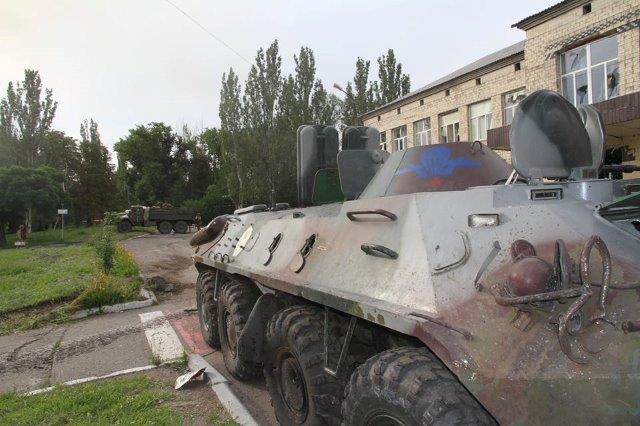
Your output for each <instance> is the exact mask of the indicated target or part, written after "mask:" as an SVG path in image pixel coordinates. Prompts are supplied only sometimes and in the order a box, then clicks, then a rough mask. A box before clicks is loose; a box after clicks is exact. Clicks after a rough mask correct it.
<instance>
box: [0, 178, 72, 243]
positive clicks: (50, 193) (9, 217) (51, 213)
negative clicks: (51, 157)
mask: <svg viewBox="0 0 640 426" xmlns="http://www.w3.org/2000/svg"><path fill="white" fill-rule="evenodd" d="M61 198H62V173H61V172H59V171H57V170H55V169H53V168H51V167H46V166H40V167H37V168H26V167H20V166H9V167H0V245H5V244H6V235H5V231H6V229H7V226H9V225H11V226H12V228H13V229H15V228H16V227H17V225H18V223H19V222H21V221H25V222H26V225H27V229H28V231H29V232H30V231H31V216H32V212H33V211H34V210H39V211H41V212H42V213H43V214H44V215H46V216H48V217H49V218H52V217H55V216H56V208H57V207H58V206H59V203H60V200H61Z"/></svg>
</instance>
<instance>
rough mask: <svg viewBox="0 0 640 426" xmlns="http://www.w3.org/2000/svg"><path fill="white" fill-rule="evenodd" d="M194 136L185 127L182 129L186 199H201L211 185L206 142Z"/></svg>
mask: <svg viewBox="0 0 640 426" xmlns="http://www.w3.org/2000/svg"><path fill="white" fill-rule="evenodd" d="M203 133H204V132H201V133H199V134H194V133H193V132H192V131H191V130H189V128H188V127H187V126H186V125H185V126H183V128H182V136H181V139H182V145H183V146H184V148H185V149H186V154H187V158H186V163H185V164H184V167H186V173H185V174H186V184H185V197H186V199H194V198H195V199H197V198H201V197H202V196H203V195H204V194H205V193H206V192H207V188H208V187H209V185H210V184H212V183H213V170H212V161H211V158H210V157H209V154H208V152H207V145H206V142H205V141H204V140H203V138H202V135H203Z"/></svg>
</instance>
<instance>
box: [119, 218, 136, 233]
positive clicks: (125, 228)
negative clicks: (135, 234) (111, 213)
mask: <svg viewBox="0 0 640 426" xmlns="http://www.w3.org/2000/svg"><path fill="white" fill-rule="evenodd" d="M132 227H133V226H132V225H131V222H129V221H128V220H121V221H120V222H118V232H129V231H131V228H132Z"/></svg>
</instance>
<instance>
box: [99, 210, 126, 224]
mask: <svg viewBox="0 0 640 426" xmlns="http://www.w3.org/2000/svg"><path fill="white" fill-rule="evenodd" d="M120 216H122V213H118V212H104V218H103V219H102V223H103V224H104V225H117V224H118V222H119V221H120Z"/></svg>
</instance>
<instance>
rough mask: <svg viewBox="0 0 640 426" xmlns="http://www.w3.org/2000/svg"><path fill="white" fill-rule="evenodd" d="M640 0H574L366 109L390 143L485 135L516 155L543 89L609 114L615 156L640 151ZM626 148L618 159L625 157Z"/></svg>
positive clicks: (634, 156)
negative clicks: (531, 106) (524, 120)
mask: <svg viewBox="0 0 640 426" xmlns="http://www.w3.org/2000/svg"><path fill="white" fill-rule="evenodd" d="M639 26H640V0H591V1H589V0H565V1H562V2H560V3H558V4H556V5H554V6H551V7H549V8H548V9H545V10H543V11H541V12H539V13H536V14H534V15H532V16H529V17H527V18H524V19H522V20H521V21H519V22H517V23H515V24H514V25H513V27H516V28H519V29H521V30H523V31H524V32H525V40H524V41H521V42H519V43H516V44H514V45H511V46H508V47H506V48H504V49H502V50H499V51H497V52H495V53H492V54H490V55H487V56H485V57H483V58H481V59H479V60H477V61H475V62H473V63H471V64H469V65H467V66H465V67H463V68H460V69H459V70H456V71H454V72H453V73H451V74H449V75H447V76H445V77H443V78H441V79H439V80H436V81H434V82H432V83H430V84H428V85H426V86H424V87H421V88H420V89H418V90H415V91H413V92H411V93H409V94H407V95H405V96H403V97H401V98H398V99H396V100H395V101H393V102H390V103H388V104H386V105H383V106H381V107H379V108H377V109H375V110H373V111H370V112H367V113H366V114H364V115H363V116H362V119H363V121H364V124H365V125H366V126H373V127H376V128H378V129H379V130H380V132H381V135H380V143H381V146H382V148H384V149H387V150H388V151H395V150H399V149H404V148H406V147H410V146H414V145H421V144H430V143H438V142H447V141H454V140H481V141H484V142H485V143H486V144H487V145H489V146H490V147H492V148H494V149H496V150H498V152H499V153H502V155H503V156H504V157H505V158H507V159H508V158H509V124H510V122H511V119H512V118H513V112H514V108H515V106H516V105H517V104H518V102H520V100H522V99H523V98H524V97H525V96H526V95H527V94H529V93H532V92H533V91H535V90H539V89H551V90H556V91H558V92H560V93H562V94H563V95H564V96H565V97H566V98H567V99H569V100H570V101H571V102H572V103H574V104H575V105H581V104H593V105H594V106H595V107H596V108H598V110H600V112H601V113H602V114H603V117H604V120H605V124H606V132H607V148H608V152H607V156H608V157H609V158H610V159H611V161H614V162H618V161H622V162H623V163H631V164H634V163H635V164H637V163H638V160H640V29H639ZM616 158H617V160H616Z"/></svg>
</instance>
